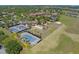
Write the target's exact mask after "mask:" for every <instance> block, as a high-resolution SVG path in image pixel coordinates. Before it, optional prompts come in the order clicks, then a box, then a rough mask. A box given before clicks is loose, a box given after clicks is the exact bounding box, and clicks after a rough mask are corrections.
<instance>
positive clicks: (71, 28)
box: [59, 15, 79, 34]
mask: <svg viewBox="0 0 79 59" xmlns="http://www.w3.org/2000/svg"><path fill="white" fill-rule="evenodd" d="M59 21H60V22H62V23H63V24H65V25H66V26H67V29H66V31H67V32H70V33H74V34H79V18H75V17H70V16H65V15H61V16H60V20H59Z"/></svg>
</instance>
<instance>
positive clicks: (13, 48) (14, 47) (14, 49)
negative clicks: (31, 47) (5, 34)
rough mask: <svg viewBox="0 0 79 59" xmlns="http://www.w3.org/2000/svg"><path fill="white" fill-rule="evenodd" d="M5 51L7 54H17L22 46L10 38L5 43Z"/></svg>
mask: <svg viewBox="0 0 79 59" xmlns="http://www.w3.org/2000/svg"><path fill="white" fill-rule="evenodd" d="M5 47H6V52H7V53H9V54H19V53H20V51H21V50H22V46H21V45H20V43H19V42H17V41H16V40H10V41H9V42H8V43H7V44H6V45H5Z"/></svg>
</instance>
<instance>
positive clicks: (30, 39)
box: [21, 32, 40, 46]
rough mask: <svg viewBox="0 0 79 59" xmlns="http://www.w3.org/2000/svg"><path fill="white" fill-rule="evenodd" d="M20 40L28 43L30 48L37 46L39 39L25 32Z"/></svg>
mask: <svg viewBox="0 0 79 59" xmlns="http://www.w3.org/2000/svg"><path fill="white" fill-rule="evenodd" d="M21 38H23V39H24V40H25V41H28V42H29V43H30V44H31V45H32V46H33V45H35V44H37V43H38V42H39V41H40V38H38V37H36V36H34V35H32V34H30V33H27V32H25V33H22V34H21Z"/></svg>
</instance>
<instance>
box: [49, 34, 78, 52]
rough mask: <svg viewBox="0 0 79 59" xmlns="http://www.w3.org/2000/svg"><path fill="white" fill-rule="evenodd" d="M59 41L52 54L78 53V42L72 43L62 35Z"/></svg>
mask: <svg viewBox="0 0 79 59" xmlns="http://www.w3.org/2000/svg"><path fill="white" fill-rule="evenodd" d="M59 39H60V40H59V44H58V46H57V47H56V48H55V49H54V50H53V53H79V42H75V41H73V40H72V39H71V38H70V37H68V36H67V35H65V34H62V35H61V36H60V38H59ZM50 51H52V50H50Z"/></svg>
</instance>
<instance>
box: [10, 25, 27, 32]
mask: <svg viewBox="0 0 79 59" xmlns="http://www.w3.org/2000/svg"><path fill="white" fill-rule="evenodd" d="M27 28H28V27H26V26H25V25H22V24H20V25H17V26H13V27H10V28H9V30H10V31H11V32H19V31H22V30H25V29H27Z"/></svg>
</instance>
